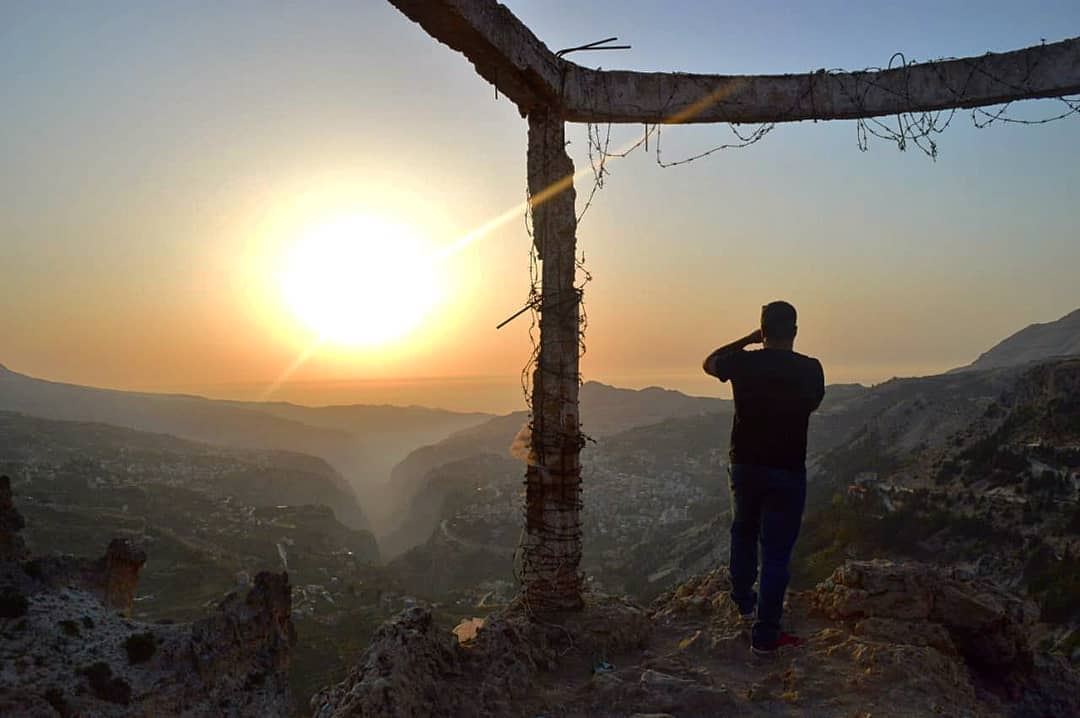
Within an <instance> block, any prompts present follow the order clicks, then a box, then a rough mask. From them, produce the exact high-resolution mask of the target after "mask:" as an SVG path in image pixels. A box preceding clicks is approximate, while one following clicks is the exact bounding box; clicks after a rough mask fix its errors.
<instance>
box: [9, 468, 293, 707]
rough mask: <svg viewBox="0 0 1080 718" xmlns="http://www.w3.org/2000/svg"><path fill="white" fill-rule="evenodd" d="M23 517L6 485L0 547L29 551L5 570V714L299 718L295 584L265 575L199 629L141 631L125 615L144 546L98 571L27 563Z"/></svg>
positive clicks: (86, 563) (47, 561)
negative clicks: (293, 698)
mask: <svg viewBox="0 0 1080 718" xmlns="http://www.w3.org/2000/svg"><path fill="white" fill-rule="evenodd" d="M13 512H14V513H13ZM13 515H14V516H17V512H15V510H14V506H13V505H12V502H11V494H10V485H9V483H8V482H6V481H5V482H0V531H3V532H6V533H0V543H2V545H3V546H5V547H21V548H20V549H19V550H14V551H8V553H6V554H5V555H4V558H3V559H2V560H0V715H5V716H6V715H13V716H14V715H19V716H24V715H25V716H38V715H41V716H56V715H60V716H84V715H85V716H91V715H92V716H102V717H108V716H130V715H175V716H192V717H194V716H285V715H287V714H288V709H289V700H288V685H287V680H286V671H287V668H288V662H289V653H290V650H291V647H292V645H293V644H294V643H295V640H296V638H295V633H294V630H293V625H292V621H291V619H290V604H291V598H290V587H289V581H288V576H287V575H285V574H272V573H265V572H264V573H260V574H258V576H256V578H255V580H254V583H253V587H252V588H251V589H250V590H249V591H248V592H247V593H245V594H239V593H234V594H230V595H228V596H226V597H225V598H224V599H223V600H222V601H221V602H219V603H218V604H217V606H216V607H215V608H214V609H213V610H212V611H211V612H210V614H209V615H208V616H207V617H206V618H204V619H202V620H200V621H196V622H195V623H191V624H179V623H167V622H160V623H142V622H138V621H134V620H132V619H130V618H128V617H127V615H126V614H127V613H129V612H130V607H131V602H132V599H133V597H134V594H135V588H136V583H137V580H138V573H139V569H140V568H141V567H142V565H143V563H144V562H145V560H146V556H145V554H144V553H143V552H142V550H141V549H140V548H139V547H137V546H135V545H134V544H132V543H130V542H128V541H123V540H115V541H113V542H112V543H110V545H109V547H108V550H107V552H106V554H105V556H104V557H102V558H100V559H97V560H87V559H77V558H74V557H71V556H45V557H39V558H36V559H32V560H27V557H26V553H27V552H26V551H25V546H23V544H21V540H20V539H19V537H18V535H17V533H18V528H21V522H20V521H14V520H13V519H12V518H11V517H12V516H13ZM13 526H17V528H16V529H15V530H14V531H10V530H9V527H13Z"/></svg>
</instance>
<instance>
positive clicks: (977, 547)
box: [793, 358, 1080, 657]
mask: <svg viewBox="0 0 1080 718" xmlns="http://www.w3.org/2000/svg"><path fill="white" fill-rule="evenodd" d="M980 377H981V378H983V379H986V378H988V377H994V378H995V380H996V381H995V383H994V384H984V389H991V388H994V389H996V391H993V392H992V393H989V394H987V395H986V396H984V397H982V398H976V397H974V396H969V397H968V398H967V399H965V397H964V396H963V395H962V394H958V393H954V394H953V395H952V398H951V399H949V398H948V396H947V395H942V396H941V397H940V398H939V404H938V406H939V408H944V407H948V406H950V405H951V407H952V410H951V411H948V412H945V417H946V418H947V420H940V419H936V420H934V419H932V417H933V413H931V414H929V415H928V414H927V413H926V409H927V408H929V407H923V408H921V409H919V408H914V407H913V405H911V404H909V405H908V408H909V409H913V411H911V412H910V414H909V415H908V416H907V418H906V419H904V411H903V409H901V408H900V406H902V405H897V406H893V407H883V408H882V410H881V411H880V412H879V413H878V414H876V415H875V416H873V417H871V418H870V419H869V420H868V421H867V422H866V424H865V425H864V427H863V428H862V429H861V430H859V431H857V432H856V433H855V435H854V436H852V437H851V438H850V440H849V441H847V442H844V443H843V444H840V445H838V446H836V447H834V448H833V449H831V450H830V451H828V452H827V453H826V454H825V455H824V456H823V457H821V458H820V460H819V462H818V465H819V472H818V473H819V476H818V479H817V480H816V481H815V482H814V483H813V484H811V486H810V492H809V497H808V502H807V504H808V508H807V518H806V521H805V522H804V524H803V529H802V533H801V536H800V540H799V546H798V548H797V552H796V560H795V562H794V564H793V576H794V582H795V584H796V585H799V584H803V585H805V584H806V583H809V582H813V581H815V580H820V579H822V578H824V577H825V576H827V575H828V573H829V572H830V571H832V569H833V567H835V565H836V564H837V562H838V561H840V560H842V559H843V558H845V557H850V556H853V555H861V556H876V557H885V558H891V559H917V560H926V561H933V562H935V563H937V564H939V565H942V564H944V565H952V566H957V567H960V568H963V569H965V570H968V571H971V572H973V573H975V574H977V575H979V576H981V577H984V578H989V579H991V580H993V581H994V582H995V583H998V584H1000V585H1004V586H1008V587H1010V589H1012V590H1016V591H1020V592H1022V593H1026V595H1027V596H1028V598H1030V599H1032V600H1034V601H1035V602H1036V603H1037V605H1038V609H1039V614H1040V619H1041V621H1042V623H1041V624H1040V627H1039V637H1040V639H1041V640H1043V641H1044V642H1046V644H1047V645H1048V646H1056V647H1058V650H1060V651H1062V652H1064V653H1065V655H1071V654H1072V653H1073V652H1074V651H1076V648H1077V645H1078V643H1077V642H1078V641H1080V399H1078V397H1080V358H1075V359H1063V360H1047V361H1044V362H1041V363H1036V364H1034V365H1027V366H1024V367H1011V368H1008V369H995V370H991V371H983V372H976V371H971V372H964V373H958V374H950V375H946V377H945V378H949V379H953V380H956V379H962V378H969V380H976V379H979V378H980ZM954 386H955V385H954ZM969 389H972V388H971V387H969ZM934 413H937V412H934ZM939 415H940V414H939ZM928 419H931V420H929V421H928ZM912 426H926V427H936V428H930V430H929V431H926V430H918V431H917V433H919V434H920V435H921V437H922V438H920V439H919V440H916V441H907V440H906V439H907V438H908V437H909V436H910V434H911V431H912V429H911V427H912ZM1077 656H1078V657H1080V653H1077Z"/></svg>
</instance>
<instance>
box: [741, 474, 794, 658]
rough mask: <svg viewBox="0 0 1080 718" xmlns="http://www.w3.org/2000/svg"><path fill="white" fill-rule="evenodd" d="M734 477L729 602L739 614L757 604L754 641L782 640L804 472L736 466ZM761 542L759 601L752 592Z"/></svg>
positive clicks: (757, 642) (765, 643) (755, 642)
mask: <svg viewBox="0 0 1080 718" xmlns="http://www.w3.org/2000/svg"><path fill="white" fill-rule="evenodd" d="M730 475H731V483H730V486H731V517H732V518H731V564H730V569H731V600H732V601H734V602H735V604H736V605H737V606H738V607H739V611H740V612H741V613H752V612H753V610H754V606H755V604H756V605H757V620H756V621H755V622H754V628H753V633H752V636H753V638H752V640H753V643H754V645H762V646H763V645H767V644H769V643H771V642H773V641H775V640H776V639H777V638H779V637H780V618H781V616H782V615H783V612H784V593H785V592H786V591H787V585H788V581H789V580H790V578H791V573H790V571H789V570H788V564H789V563H790V562H791V550H792V548H794V547H795V539H796V538H798V536H799V527H800V526H801V525H802V515H803V508H804V507H805V505H806V471H805V470H803V471H794V470H791V469H774V468H772V467H768V466H754V465H751V464H733V465H732V466H731V469H730ZM759 541H760V543H761V584H760V586H759V589H760V596H759V595H758V594H757V593H755V592H754V581H755V580H756V579H757V577H758V576H757V574H758V542H759Z"/></svg>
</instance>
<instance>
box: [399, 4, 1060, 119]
mask: <svg viewBox="0 0 1080 718" xmlns="http://www.w3.org/2000/svg"><path fill="white" fill-rule="evenodd" d="M390 2H391V4H393V5H394V6H395V7H397V8H398V9H399V10H401V12H403V13H404V14H405V15H406V16H408V17H409V18H411V19H412V20H414V21H415V22H417V23H419V24H420V26H421V27H423V28H424V30H425V31H427V33H428V34H430V35H431V36H432V37H434V38H435V39H437V40H439V41H440V42H443V43H445V44H446V45H448V46H450V47H451V48H453V49H455V50H457V51H458V52H461V53H462V54H464V55H465V57H467V58H468V59H469V61H470V62H471V63H472V64H473V66H474V67H475V68H476V71H477V72H478V73H479V74H480V75H481V76H482V77H483V78H484V79H486V80H487V81H488V82H490V83H492V84H493V85H495V87H497V88H498V89H499V91H500V92H502V93H503V94H504V95H506V96H507V97H509V98H510V99H511V100H512V101H513V102H514V103H516V104H517V106H518V109H519V110H520V111H521V114H522V116H525V115H528V114H529V112H530V111H532V110H534V109H537V108H541V107H555V108H557V111H558V113H559V116H560V117H561V118H562V119H563V120H564V121H567V122H630V123H664V124H683V123H691V122H796V121H799V120H850V119H856V118H861V117H877V116H881V115H895V114H897V113H899V112H923V111H934V110H945V109H950V108H954V107H955V108H969V107H982V106H986V105H996V104H999V103H1003V102H1012V101H1015V100H1026V99H1033V98H1039V97H1057V96H1061V95H1070V94H1078V93H1080V38H1073V39H1070V40H1064V41H1062V42H1055V43H1049V44H1044V45H1037V46H1035V47H1029V48H1026V49H1023V50H1014V51H1012V52H1004V53H987V54H985V55H979V56H977V57H965V58H960V59H956V60H948V61H943V62H926V63H919V64H916V65H909V66H905V67H900V68H897V69H893V70H881V71H877V72H837V73H829V72H824V71H819V72H813V73H804V74H796V75H700V74H687V73H677V72H630V71H623V70H603V71H601V70H590V69H588V68H585V67H582V66H580V65H576V64H574V63H572V62H569V61H567V60H564V59H562V58H559V57H556V56H555V54H554V53H553V52H552V51H551V50H549V49H548V47H547V46H546V45H545V44H544V43H542V42H541V41H540V40H539V39H538V38H537V37H536V35H534V34H533V33H532V31H530V30H529V28H528V27H526V26H525V25H524V23H522V22H521V21H520V20H518V19H517V17H515V16H514V14H513V13H512V12H510V10H508V9H507V8H506V7H505V6H503V5H501V4H500V3H498V2H496V0H390Z"/></svg>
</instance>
